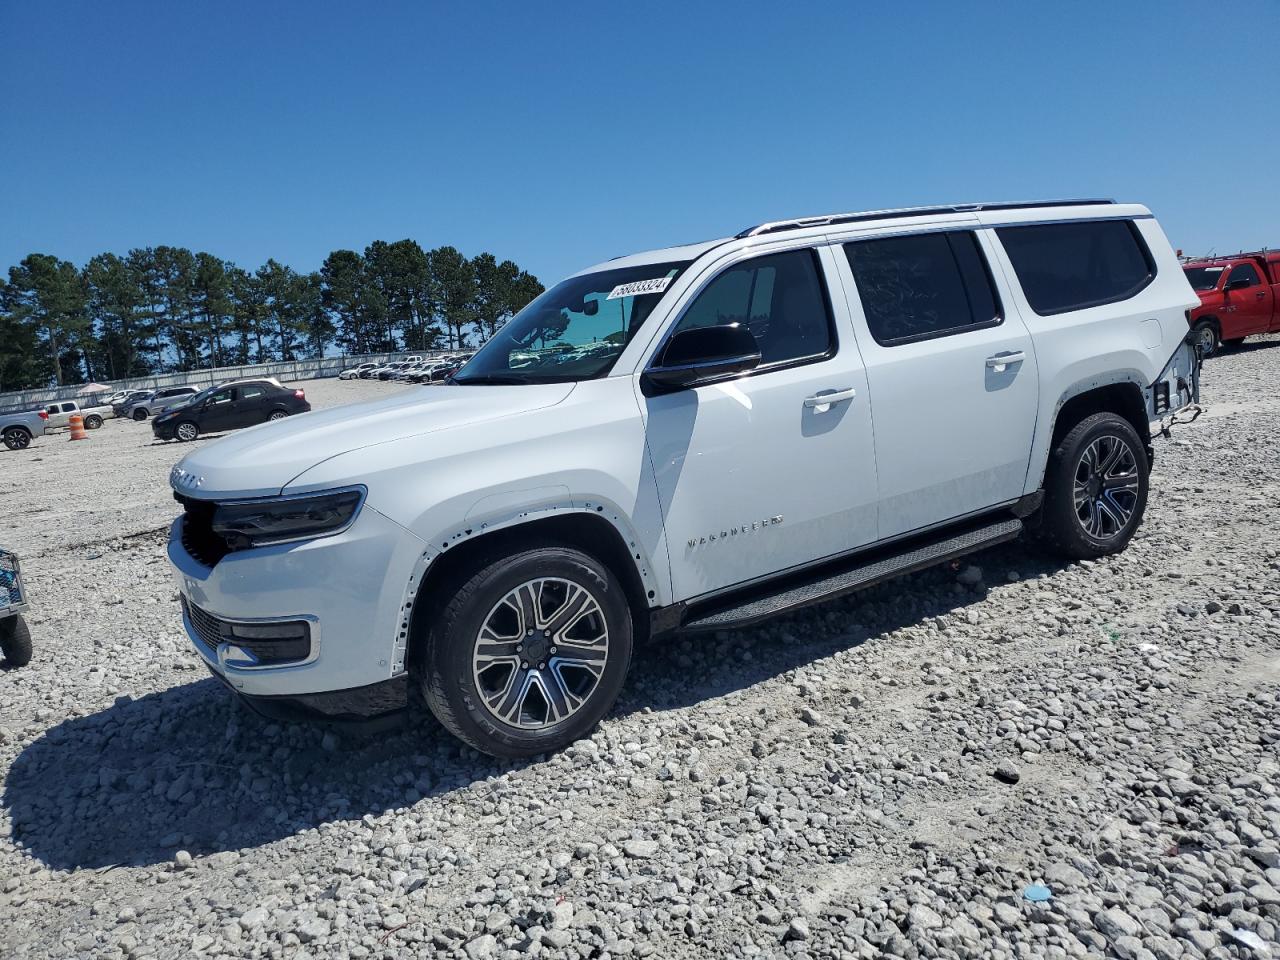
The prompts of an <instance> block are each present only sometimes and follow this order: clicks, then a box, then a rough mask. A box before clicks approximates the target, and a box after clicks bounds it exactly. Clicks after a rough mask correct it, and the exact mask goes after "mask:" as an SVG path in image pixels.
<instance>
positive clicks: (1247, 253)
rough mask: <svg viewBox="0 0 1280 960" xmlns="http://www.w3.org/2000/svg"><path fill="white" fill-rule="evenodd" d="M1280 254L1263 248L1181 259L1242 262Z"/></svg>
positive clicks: (1277, 251) (1185, 260)
mask: <svg viewBox="0 0 1280 960" xmlns="http://www.w3.org/2000/svg"><path fill="white" fill-rule="evenodd" d="M1277 254H1280V250H1275V249H1272V248H1271V247H1263V248H1262V249H1261V250H1241V251H1240V252H1239V253H1206V254H1205V255H1204V256H1202V257H1183V262H1184V263H1193V262H1196V261H1200V260H1243V259H1244V258H1245V257H1261V258H1262V259H1263V260H1266V259H1268V258H1269V257H1274V256H1276V255H1277Z"/></svg>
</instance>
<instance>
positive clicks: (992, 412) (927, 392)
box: [168, 201, 1199, 757]
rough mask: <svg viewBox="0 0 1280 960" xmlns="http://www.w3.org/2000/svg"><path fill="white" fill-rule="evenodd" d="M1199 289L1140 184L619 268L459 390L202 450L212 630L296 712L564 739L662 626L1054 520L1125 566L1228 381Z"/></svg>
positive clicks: (185, 499) (794, 228) (191, 475)
mask: <svg viewBox="0 0 1280 960" xmlns="http://www.w3.org/2000/svg"><path fill="white" fill-rule="evenodd" d="M1195 301H1196V298H1195V296H1194V294H1193V293H1192V291H1191V288H1190V287H1189V286H1188V284H1187V281H1186V278H1185V277H1184V276H1183V274H1182V271H1181V269H1180V268H1179V263H1178V260H1177V258H1176V256H1175V255H1174V252H1173V250H1172V248H1171V247H1170V246H1169V243H1168V241H1167V240H1166V239H1165V235H1164V233H1163V232H1162V231H1161V229H1160V227H1159V225H1158V224H1157V223H1156V221H1155V220H1154V219H1153V218H1152V216H1151V214H1150V212H1149V211H1148V210H1147V209H1146V208H1145V207H1142V206H1139V205H1134V204H1115V203H1111V202H1107V201H1077V202H1054V203H1040V204H1036V203H1031V204H994V205H966V206H957V207H937V208H930V209H915V210H901V211H889V212H876V213H867V214H842V215H831V216H823V217H811V218H805V219H799V220H785V221H779V222H774V223H766V224H761V225H758V226H754V227H749V228H748V229H746V230H744V231H743V232H742V233H740V234H738V235H737V236H735V237H730V238H726V239H723V240H716V241H712V242H709V243H699V244H692V245H689V246H681V247H672V248H668V249H664V250H656V251H652V252H649V253H641V254H635V255H632V256H627V257H622V258H620V259H615V260H611V261H608V262H605V263H602V264H600V265H598V266H597V267H594V268H591V269H589V270H587V271H584V272H582V273H580V274H577V275H575V276H573V277H570V278H569V279H567V280H565V281H563V282H561V283H560V284H558V285H556V286H554V287H552V288H551V289H550V290H548V291H546V292H545V293H543V294H542V295H540V296H539V297H537V298H536V299H535V300H533V301H532V302H531V303H530V304H529V305H528V306H527V307H525V308H524V309H523V310H521V311H520V312H519V313H518V314H517V315H516V316H515V317H513V318H512V319H511V320H510V321H509V322H508V323H507V324H506V325H505V326H504V327H503V328H502V329H501V330H500V331H499V332H498V333H497V335H495V336H494V337H493V338H492V339H491V340H490V341H489V342H488V343H487V344H486V345H485V346H484V347H483V348H482V349H481V350H480V351H479V352H478V353H477V354H476V356H475V357H474V358H472V360H471V361H470V362H469V363H468V364H467V366H466V370H465V372H463V373H461V374H459V375H457V376H455V377H454V379H453V381H452V385H450V386H447V387H442V388H441V389H439V390H432V391H424V392H416V391H415V392H410V393H407V394H402V395H400V396H396V397H390V398H386V399H383V400H380V401H376V402H373V403H368V404H363V405H354V406H344V407H342V408H339V409H333V410H325V411H321V412H319V413H316V414H313V415H311V416H309V417H306V418H304V419H302V420H299V421H297V422H296V423H285V424H281V425H280V426H279V427H277V428H276V429H275V430H273V431H271V432H263V433H257V434H254V435H252V436H247V435H246V436H240V437H231V438H227V439H224V440H221V441H218V442H216V443H212V444H210V445H208V446H206V447H204V448H202V449H200V450H197V451H194V452H192V453H190V454H188V455H187V456H186V457H185V458H183V460H182V461H181V462H180V463H179V464H177V465H176V466H175V468H174V470H173V472H172V474H171V477H170V482H171V484H172V486H173V488H174V491H175V493H176V494H177V499H178V501H179V502H180V503H181V504H182V506H183V509H184V513H183V514H182V516H181V518H180V519H179V520H178V521H177V522H176V523H175V524H174V526H173V530H172V536H171V538H170V541H169V546H168V554H169V558H170V561H171V563H172V566H173V569H174V575H175V580H176V584H177V589H178V592H179V593H180V596H181V602H182V605H183V617H184V623H185V626H186V629H187V631H188V633H189V635H190V637H191V639H192V642H193V644H194V646H195V648H196V650H197V651H198V653H199V654H200V656H201V657H202V658H203V659H204V661H205V662H206V663H207V664H208V666H209V667H210V669H211V670H213V671H214V673H215V674H217V675H218V676H220V677H222V678H223V679H224V680H226V681H227V684H228V686H229V687H230V688H231V689H233V690H234V691H236V692H237V693H238V694H239V695H241V696H244V697H246V698H247V699H248V700H249V701H250V702H251V703H252V704H254V705H255V706H256V707H257V708H258V709H260V710H262V711H264V712H268V713H275V714H279V713H288V712H289V711H290V709H291V708H292V710H293V711H294V712H303V713H310V714H311V715H319V716H323V717H328V718H329V719H343V718H353V717H360V716H369V715H378V714H380V713H381V712H383V711H386V710H388V709H390V708H392V707H403V706H404V705H405V704H406V703H407V694H408V690H409V685H410V684H411V683H412V684H415V685H417V686H418V687H419V688H420V690H421V691H422V694H423V696H424V698H425V700H426V703H427V704H428V705H429V707H430V708H431V710H432V711H433V712H434V713H435V714H436V716H437V717H439V719H440V721H441V723H443V724H444V726H445V727H447V728H448V729H449V730H451V731H452V732H453V733H454V734H456V735H457V736H458V737H460V738H461V739H462V740H464V741H465V742H466V743H468V744H470V745H472V746H473V747H475V748H477V749H479V750H483V751H486V752H488V753H492V754H495V755H500V756H509V757H513V756H530V755H534V754H538V753H542V752H544V751H547V750H553V749H556V748H558V747H561V746H563V745H564V744H566V743H569V742H571V741H573V740H576V739H578V738H579V737H583V736H585V735H587V734H588V733H589V731H590V730H591V729H592V728H593V727H594V726H595V724H596V723H597V722H598V721H599V720H600V718H601V717H603V716H604V715H605V713H606V712H607V711H608V710H609V708H610V707H611V706H612V704H613V703H614V701H615V699H616V697H617V696H618V693H619V690H620V689H621V687H622V684H623V680H624V678H625V676H626V673H627V667H628V663H629V661H630V658H631V651H632V647H633V643H634V642H635V641H636V640H637V639H638V638H641V637H647V636H649V635H652V634H667V633H671V632H674V631H686V632H691V633H694V632H714V631H722V630H728V629H732V628H736V627H741V626H744V625H746V624H751V623H754V622H756V621H758V620H760V619H761V618H764V617H767V616H771V615H773V614H777V613H781V612H784V611H789V610H793V609H795V608H797V607H800V606H804V605H806V604H809V603H814V602H817V601H820V600H823V599H827V598H830V597H834V596H839V595H841V594H844V593H847V592H849V591H852V590H856V589H860V588H862V587H865V586H867V585H869V584H871V583H875V582H879V581H881V580H883V579H885V578H886V577H890V576H893V575H896V574H900V573H906V572H909V571H914V570H918V569H920V568H921V567H924V566H928V565H930V564H934V563H939V562H943V561H948V560H951V559H954V558H956V557H959V556H962V555H964V554H967V553H969V552H972V551H975V550H979V549H984V548H987V547H991V546H993V545H996V544H1000V543H1004V542H1006V541H1010V540H1012V539H1014V538H1016V537H1018V536H1020V535H1021V534H1022V533H1023V532H1024V531H1026V530H1028V529H1030V530H1034V531H1035V532H1036V533H1037V535H1038V536H1040V537H1041V538H1042V539H1043V540H1044V541H1045V543H1046V544H1048V545H1049V546H1050V547H1051V548H1052V549H1054V550H1056V551H1057V552H1059V553H1060V554H1062V555H1063V556H1066V557H1070V558H1073V559H1090V558H1099V557H1105V556H1107V555H1110V554H1114V553H1117V552H1119V551H1121V550H1123V549H1124V548H1125V546H1126V545H1127V544H1128V542H1129V539H1130V538H1131V537H1132V536H1133V533H1134V531H1135V530H1136V529H1137V527H1138V525H1139V524H1140V523H1141V521H1142V516H1143V512H1144V510H1145V508H1146V505H1147V495H1148V484H1149V469H1150V465H1151V457H1152V455H1153V453H1152V450H1151V443H1152V442H1153V441H1152V433H1151V424H1152V423H1154V422H1158V421H1160V422H1161V425H1162V426H1165V427H1167V426H1169V425H1170V422H1171V421H1172V419H1173V417H1172V414H1173V413H1174V412H1175V411H1177V410H1178V409H1180V408H1182V407H1184V406H1188V405H1190V404H1192V403H1194V402H1195V401H1196V399H1197V398H1198V396H1199V365H1198V356H1197V352H1196V350H1195V347H1194V346H1193V344H1192V342H1191V337H1190V331H1189V329H1188V326H1187V320H1186V311H1187V310H1188V309H1189V308H1190V307H1192V306H1194V305H1195ZM601 341H606V342H608V343H610V344H611V345H612V346H611V348H610V349H609V350H607V351H605V350H593V351H592V352H591V353H590V355H584V356H581V357H579V358H578V359H574V360H566V361H564V362H553V360H552V359H551V357H552V356H553V355H558V354H555V353H554V352H549V353H539V352H537V351H540V350H542V348H543V345H544V344H546V346H547V347H550V346H552V345H553V344H565V345H567V346H568V347H569V349H570V350H572V349H574V348H576V347H579V346H583V345H586V344H595V343H599V342H601ZM517 355H521V356H523V357H524V359H525V362H523V363H522V365H521V366H519V367H518V368H517V367H515V366H514V365H513V363H512V358H513V357H515V356H517ZM873 416H874V419H875V427H874V430H873V429H872V417H873ZM1159 432H1160V431H1157V433H1159Z"/></svg>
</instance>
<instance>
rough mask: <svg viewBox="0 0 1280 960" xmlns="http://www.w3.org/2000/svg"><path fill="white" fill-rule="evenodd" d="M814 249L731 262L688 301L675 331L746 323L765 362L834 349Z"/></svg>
mask: <svg viewBox="0 0 1280 960" xmlns="http://www.w3.org/2000/svg"><path fill="white" fill-rule="evenodd" d="M815 258H816V254H815V253H814V252H813V251H812V250H788V251H787V252H785V253H775V254H771V255H769V256H767V257H758V258H756V259H755V260H748V261H746V262H745V263H740V264H738V265H736V266H733V267H730V268H729V269H728V270H726V271H725V272H724V273H722V274H720V275H719V276H718V277H716V278H715V279H714V280H712V281H711V283H710V284H708V285H707V288H706V289H705V290H703V291H702V293H700V294H698V296H697V298H696V299H695V300H694V301H693V303H691V304H690V305H689V309H688V310H686V311H685V314H684V316H683V317H681V318H680V322H679V323H678V324H676V327H675V331H673V332H676V331H680V330H692V329H696V328H698V327H712V326H719V325H722V324H729V323H744V324H746V325H747V327H749V328H750V330H751V332H752V334H754V336H755V338H756V343H757V344H759V346H760V358H761V359H760V362H761V364H769V363H784V362H786V361H788V360H799V359H802V358H805V357H816V356H821V355H825V354H827V353H830V351H831V349H832V347H833V345H834V343H835V340H834V338H833V337H832V334H831V314H830V311H829V310H828V309H827V298H826V296H825V295H824V293H823V290H822V280H821V278H820V277H819V276H818V267H817V263H816V259H815Z"/></svg>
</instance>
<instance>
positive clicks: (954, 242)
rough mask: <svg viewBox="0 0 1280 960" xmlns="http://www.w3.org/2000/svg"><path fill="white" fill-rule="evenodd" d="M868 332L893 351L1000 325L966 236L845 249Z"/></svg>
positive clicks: (978, 254)
mask: <svg viewBox="0 0 1280 960" xmlns="http://www.w3.org/2000/svg"><path fill="white" fill-rule="evenodd" d="M844 252H845V256H846V257H848V259H849V268H850V269H851V270H852V271H853V279H854V281H855V282H856V283H857V285H858V296H859V297H860V298H861V299H862V310H863V313H864V314H865V315H866V318H867V327H868V329H869V330H870V331H871V335H872V336H873V337H875V340H876V343H878V344H880V345H881V346H893V345H896V344H900V343H914V342H916V341H918V340H927V339H929V338H931V337H941V336H948V335H950V334H955V333H963V332H965V331H966V330H974V329H978V328H981V327H989V326H993V325H994V324H998V323H999V322H1000V320H1001V310H1000V302H999V300H998V299H997V297H996V292H995V290H994V289H993V287H992V285H991V277H990V275H989V274H988V272H987V266H986V261H985V259H983V256H982V251H981V250H980V249H979V247H978V241H977V238H976V237H975V236H974V235H973V234H972V233H970V232H968V231H964V232H956V233H922V234H918V235H914V236H904V237H886V238H884V239H881V240H858V241H855V242H853V243H846V244H845V245H844Z"/></svg>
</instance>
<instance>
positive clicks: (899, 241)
mask: <svg viewBox="0 0 1280 960" xmlns="http://www.w3.org/2000/svg"><path fill="white" fill-rule="evenodd" d="M991 242H992V241H991V239H990V237H989V236H988V235H985V234H984V233H983V232H982V231H975V230H970V229H956V230H945V231H935V232H929V233H915V234H903V235H895V236H882V237H878V238H877V237H872V238H868V239H861V240H854V241H851V242H848V243H845V244H844V245H843V254H844V255H843V256H842V257H841V258H840V266H841V268H842V270H841V273H842V276H843V277H844V278H845V282H846V286H847V290H848V294H849V301H850V307H851V312H852V315H853V322H854V329H855V331H856V333H857V336H858V342H859V345H860V347H861V349H862V356H863V359H864V360H865V361H866V370H867V379H868V384H869V389H870V400H871V406H872V410H873V416H874V421H875V453H876V464H877V468H878V475H879V489H880V503H879V512H878V520H879V532H880V536H881V537H882V538H887V537H893V536H897V535H899V534H904V533H907V532H910V531H913V530H919V529H922V528H925V527H929V526H933V525H936V524H939V523H942V522H944V521H947V520H952V519H956V518H959V517H963V516H965V515H968V514H972V513H976V512H980V511H982V510H983V509H985V508H988V507H991V506H994V505H997V504H1001V503H1005V502H1008V501H1012V500H1015V499H1017V498H1018V497H1020V496H1021V495H1022V493H1023V486H1024V484H1025V481H1026V475H1027V466H1028V462H1029V460H1030V453H1031V440H1032V435H1033V433H1034V431H1035V422H1036V406H1037V396H1038V385H1037V371H1036V361H1035V353H1034V350H1033V347H1032V342H1031V336H1030V333H1029V332H1028V330H1027V328H1026V326H1025V324H1024V323H1023V321H1022V319H1021V317H1020V316H1018V314H1017V311H1016V309H1014V308H1013V307H1005V306H1004V305H1003V304H1002V301H1001V297H1000V296H999V293H998V291H997V288H996V285H995V282H994V280H993V273H992V270H991V268H990V266H989V261H990V259H991V255H990V252H989V244H990V243H991Z"/></svg>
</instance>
